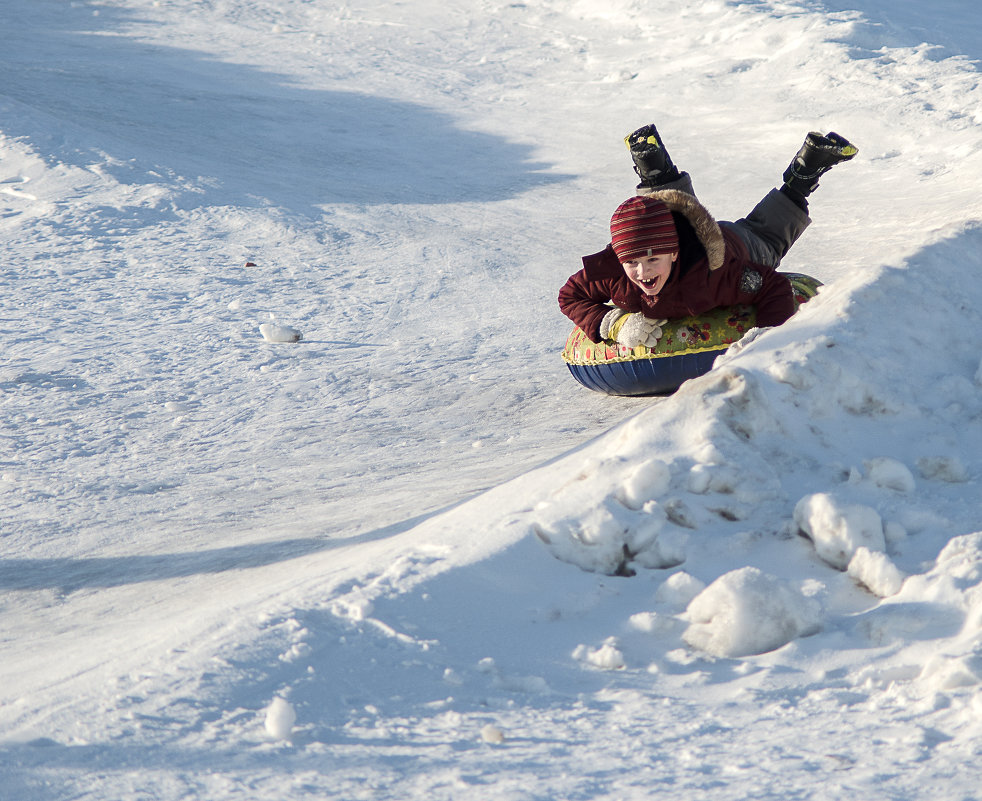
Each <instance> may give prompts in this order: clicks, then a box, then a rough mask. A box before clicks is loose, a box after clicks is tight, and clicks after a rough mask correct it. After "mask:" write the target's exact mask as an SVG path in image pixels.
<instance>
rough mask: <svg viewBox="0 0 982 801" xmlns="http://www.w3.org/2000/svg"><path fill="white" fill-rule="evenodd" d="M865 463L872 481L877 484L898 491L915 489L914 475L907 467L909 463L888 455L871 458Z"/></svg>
mask: <svg viewBox="0 0 982 801" xmlns="http://www.w3.org/2000/svg"><path fill="white" fill-rule="evenodd" d="M865 465H866V472H867V473H868V474H869V478H870V481H872V482H873V483H874V484H876V486H878V487H884V488H886V489H892V490H897V492H913V491H914V488H915V484H914V476H913V475H912V474H911V472H910V470H908V469H907V465H905V464H903V463H902V462H898V461H897V460H896V459H891V458H889V457H887V456H880V457H878V458H876V459H870V460H869V461H868V462H866V463H865Z"/></svg>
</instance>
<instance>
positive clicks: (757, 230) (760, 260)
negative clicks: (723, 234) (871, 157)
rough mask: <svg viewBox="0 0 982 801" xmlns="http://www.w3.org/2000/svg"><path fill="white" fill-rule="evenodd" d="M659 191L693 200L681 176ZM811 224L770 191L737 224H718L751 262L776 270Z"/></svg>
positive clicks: (689, 184)
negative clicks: (729, 232) (735, 237)
mask: <svg viewBox="0 0 982 801" xmlns="http://www.w3.org/2000/svg"><path fill="white" fill-rule="evenodd" d="M658 188H659V189H678V190H680V191H682V192H688V193H689V194H690V195H692V196H693V197H695V196H696V193H695V192H694V191H693V189H692V179H691V178H690V177H689V173H687V172H683V173H682V175H681V177H680V178H679V179H678V180H677V181H673V182H672V183H669V184H665V185H663V186H659V187H658ZM810 224H811V218H810V217H809V216H808V214H807V213H806V212H805V211H804V210H803V209H802V208H801V207H800V206H798V205H797V204H796V203H795V202H794V201H793V200H791V199H790V198H789V197H788V196H787V195H784V194H782V192H781V191H780V190H778V189H772V190H771V191H770V192H768V193H767V194H766V195H765V196H764V198H763V200H761V201H760V203H758V204H757V205H756V206H754V209H753V211H751V212H750V214H748V215H747V216H746V217H744V218H743V219H741V220H737V221H736V222H725V221H720V223H719V225H720V227H726V228H729V229H730V230H732V231H733V232H734V233H736V234H737V235H738V236H739V237H740V239H741V240H742V241H743V243H744V244H745V245H746V246H747V251H748V253H749V254H750V260H751V261H753V262H756V263H757V264H764V265H766V266H768V267H777V266H778V265H779V264H780V263H781V259H783V258H784V257H785V256H786V255H787V252H788V251H789V250H790V249H791V246H792V245H793V244H794V243H795V242H796V241H797V240H798V237H799V236H801V235H802V233H803V232H804V230H805V229H806V228H807V227H808V226H809V225H810Z"/></svg>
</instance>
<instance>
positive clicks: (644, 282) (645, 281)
mask: <svg viewBox="0 0 982 801" xmlns="http://www.w3.org/2000/svg"><path fill="white" fill-rule="evenodd" d="M638 283H639V284H641V286H643V287H644V288H645V289H654V288H655V286H656V285H657V284H658V278H657V277H655V278H639V279H638Z"/></svg>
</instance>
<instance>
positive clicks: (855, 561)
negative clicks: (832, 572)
mask: <svg viewBox="0 0 982 801" xmlns="http://www.w3.org/2000/svg"><path fill="white" fill-rule="evenodd" d="M846 572H847V573H848V574H849V575H850V576H851V577H852V578H854V579H855V580H856V581H858V582H859V583H860V584H862V585H863V586H864V587H866V589H868V590H869V591H870V592H871V593H873V595H877V596H879V597H880V598H886V597H888V596H890V595H896V594H897V593H898V592H900V587H901V586H902V585H903V583H904V574H903V573H902V572H901V571H900V570H899V569H898V568H897V566H896V565H895V564H894V563H893V562H892V561H890V557H888V556H887V555H886V554H885V553H880V552H877V551H871V550H870V549H869V548H864V547H859V548H857V549H856V553H855V555H854V556H853V557H852V559H850V560H849V566H848V567H847V568H846Z"/></svg>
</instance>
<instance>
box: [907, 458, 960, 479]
mask: <svg viewBox="0 0 982 801" xmlns="http://www.w3.org/2000/svg"><path fill="white" fill-rule="evenodd" d="M917 469H918V470H920V471H921V475H922V476H924V478H927V479H934V480H935V481H947V482H948V483H950V484H962V483H964V482H966V481H968V470H967V469H966V468H965V465H964V464H963V463H962V460H961V459H959V458H958V457H957V456H930V457H929V456H925V457H924V458H923V459H918V460H917Z"/></svg>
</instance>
